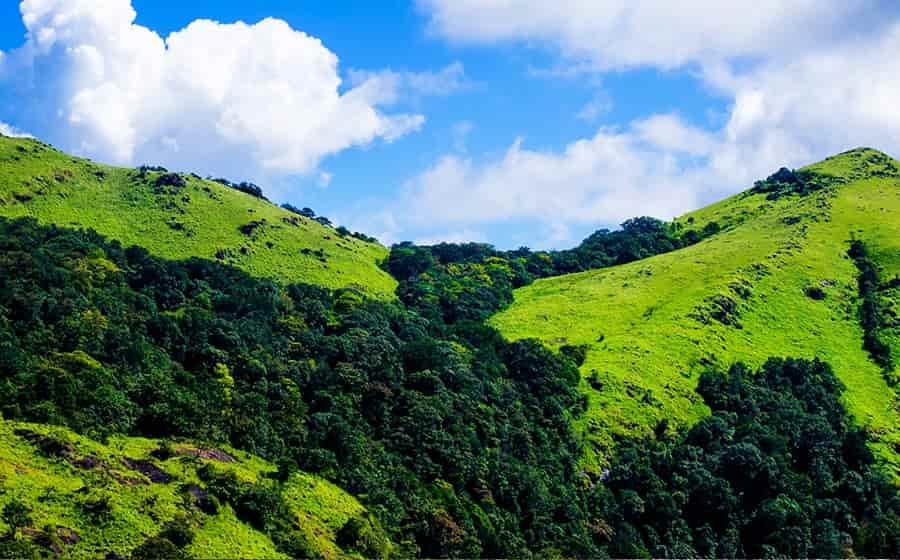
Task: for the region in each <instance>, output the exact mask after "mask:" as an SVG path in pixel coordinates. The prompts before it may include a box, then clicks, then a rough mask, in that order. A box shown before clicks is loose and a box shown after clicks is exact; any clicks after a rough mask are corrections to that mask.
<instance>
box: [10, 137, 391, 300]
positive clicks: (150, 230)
mask: <svg viewBox="0 0 900 560" xmlns="http://www.w3.org/2000/svg"><path fill="white" fill-rule="evenodd" d="M164 175H166V174H164V173H161V172H148V173H140V172H138V171H136V170H132V169H122V168H116V167H109V166H105V165H100V164H97V163H94V162H92V161H88V160H84V159H79V158H75V157H71V156H69V155H67V154H64V153H62V152H60V151H57V150H55V149H53V148H52V147H50V146H48V145H46V144H43V143H41V142H38V141H36V140H28V139H18V138H7V137H4V136H0V216H6V217H22V216H33V217H35V218H37V219H38V220H39V221H41V222H43V223H46V224H56V225H59V226H65V227H84V228H93V229H95V230H96V231H97V232H98V233H101V234H103V235H105V236H107V237H110V238H112V239H117V240H119V241H120V242H122V243H123V244H124V245H140V246H142V247H145V248H147V249H148V250H149V251H150V252H151V253H153V254H155V255H157V256H161V257H165V258H169V259H184V258H188V257H193V256H196V257H202V258H207V259H218V260H220V261H223V262H226V263H228V264H232V265H235V266H237V267H240V268H242V269H244V270H246V271H248V272H249V273H251V274H253V275H255V276H260V277H268V278H275V279H278V280H281V281H285V282H305V283H309V284H318V285H321V286H325V287H329V288H342V287H351V286H352V287H356V288H359V289H362V290H364V291H366V292H368V293H369V294H370V295H372V296H374V297H377V298H389V297H393V292H394V288H395V287H396V283H395V282H394V280H393V279H392V278H391V277H390V276H389V275H388V274H387V273H385V272H384V271H382V270H381V269H380V268H379V267H378V261H380V260H381V259H383V258H384V257H385V256H386V255H387V249H386V248H384V247H383V246H381V245H378V244H377V243H366V242H363V241H360V240H358V239H356V238H353V237H350V236H345V237H342V236H340V235H338V234H337V232H336V231H335V230H334V229H331V228H328V227H325V226H322V225H321V224H319V223H318V222H316V221H314V220H310V219H307V218H304V217H302V216H298V215H296V214H293V213H290V212H288V211H286V210H283V209H281V208H279V207H277V206H275V205H273V204H270V203H269V202H267V201H265V200H262V199H259V198H255V197H253V196H250V195H248V194H245V193H242V192H239V191H237V190H235V189H231V188H228V187H226V186H224V185H222V184H219V183H217V182H214V181H207V180H203V179H200V178H199V177H196V176H192V175H181V176H180V177H181V178H182V179H183V181H184V185H183V186H182V185H177V184H176V185H171V184H165V183H166V181H165V179H161V177H163V176H164Z"/></svg>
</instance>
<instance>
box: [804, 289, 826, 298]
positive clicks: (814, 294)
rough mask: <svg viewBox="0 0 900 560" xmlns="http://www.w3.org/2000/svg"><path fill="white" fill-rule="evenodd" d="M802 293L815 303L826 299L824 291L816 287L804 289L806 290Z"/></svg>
mask: <svg viewBox="0 0 900 560" xmlns="http://www.w3.org/2000/svg"><path fill="white" fill-rule="evenodd" d="M804 293H805V294H806V296H807V297H809V298H811V299H814V300H816V301H822V300H823V299H825V298H826V297H827V294H826V293H825V290H823V289H822V288H820V287H818V286H812V287H810V288H806V290H804Z"/></svg>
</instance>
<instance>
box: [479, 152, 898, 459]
mask: <svg viewBox="0 0 900 560" xmlns="http://www.w3.org/2000/svg"><path fill="white" fill-rule="evenodd" d="M898 166H900V164H898V163H897V162H896V161H894V160H892V159H890V158H889V157H887V156H885V155H884V154H881V153H879V152H877V151H874V150H868V149H859V150H853V151H850V152H847V153H844V154H841V155H838V156H835V157H832V158H829V159H827V160H825V161H823V162H821V163H819V164H816V165H813V166H810V167H808V168H805V169H803V170H800V171H799V173H798V175H797V176H798V177H800V176H802V177H803V179H804V180H803V181H800V182H798V183H796V184H793V183H791V180H792V179H791V178H790V177H788V178H787V179H788V180H787V182H785V183H780V182H779V180H778V177H774V178H772V180H771V181H768V182H766V183H761V184H759V185H758V186H757V187H756V188H755V189H753V190H751V191H748V192H745V193H743V194H740V195H737V196H735V197H732V198H730V199H727V200H724V201H722V202H720V203H717V204H714V205H712V206H710V207H707V208H704V209H702V210H699V211H697V212H694V213H691V214H688V215H687V216H684V217H682V218H679V219H677V220H676V221H675V228H677V229H680V230H682V231H686V230H687V229H694V230H701V229H703V228H704V227H705V226H706V225H707V224H710V223H713V222H715V224H716V225H717V226H719V228H721V232H720V233H718V234H717V235H714V236H712V237H710V238H708V239H705V240H704V241H701V242H700V243H698V244H696V245H693V246H690V247H686V248H684V249H681V250H678V251H675V252H672V253H667V254H663V255H658V256H656V257H653V258H650V259H646V260H642V261H638V262H634V263H630V264H627V265H623V266H618V267H613V268H609V269H604V270H597V271H591V272H585V273H579V274H572V275H567V276H561V277H556V278H548V279H544V280H539V281H537V282H535V283H534V284H532V285H530V286H527V287H524V288H521V289H519V290H517V291H516V293H515V303H514V304H513V305H512V306H511V307H510V308H509V309H508V310H506V311H504V312H502V313H500V314H499V315H497V316H495V317H494V318H493V319H492V322H493V324H494V325H495V326H497V327H498V328H500V330H501V331H502V332H503V333H504V334H505V335H507V336H509V337H511V338H513V339H520V338H527V337H534V338H538V339H540V340H542V341H543V342H544V343H546V344H548V345H550V346H553V347H559V346H562V345H588V346H589V352H588V355H587V359H586V362H585V363H584V365H583V367H582V368H581V369H582V374H583V383H582V387H583V391H584V392H585V394H586V395H587V397H588V399H589V403H590V404H589V409H588V413H587V414H586V416H585V417H584V418H583V419H582V420H581V421H580V425H581V428H582V429H583V431H584V432H585V434H586V435H587V436H588V439H589V440H590V441H591V442H592V443H593V446H592V447H593V453H591V454H590V455H591V456H590V457H589V462H590V463H593V464H595V465H596V464H602V463H604V462H605V460H606V458H607V457H608V456H609V455H610V453H611V447H612V445H613V441H614V435H615V434H623V435H624V434H629V435H637V434H644V433H649V432H650V430H652V429H653V428H654V427H655V426H657V423H658V422H660V421H661V420H667V421H668V422H669V423H670V425H675V426H683V425H686V424H689V423H692V422H694V421H696V420H697V419H698V418H700V417H702V416H703V415H704V414H706V413H707V410H706V409H705V407H704V406H703V404H702V401H701V400H700V399H699V398H698V396H697V395H696V393H695V392H694V389H695V387H696V383H697V380H698V377H699V375H700V373H701V372H702V371H703V370H704V369H706V367H707V366H709V365H711V364H717V365H720V366H723V367H727V366H728V365H730V364H731V363H733V362H735V361H738V360H740V361H744V362H746V363H749V364H751V365H754V366H758V365H760V364H762V363H763V362H764V361H765V360H766V359H767V358H769V357H771V356H793V357H808V358H814V357H815V358H820V359H822V360H824V361H827V362H829V363H831V364H832V365H833V367H834V369H835V371H836V373H837V375H838V377H839V378H840V379H841V381H842V382H843V383H844V384H845V385H846V386H847V392H846V393H845V395H844V398H845V402H846V404H847V406H848V409H849V411H850V413H851V414H852V415H853V416H854V417H855V419H856V421H857V422H858V423H859V424H861V425H863V426H865V427H866V428H867V430H868V432H869V434H870V435H871V437H872V439H873V440H874V441H875V443H874V448H875V451H876V454H877V455H878V457H879V458H880V459H881V460H882V461H883V462H884V463H885V465H886V466H887V467H888V469H889V470H890V471H891V472H893V473H894V475H895V476H896V475H898V474H900V408H898V398H897V393H896V391H895V390H894V389H893V388H892V386H891V385H890V384H889V380H891V379H892V377H893V374H892V373H890V372H889V371H883V368H882V367H881V366H880V365H877V364H876V363H875V362H874V361H873V359H872V356H871V355H870V353H869V352H867V351H866V349H864V336H865V332H864V329H863V327H862V322H861V320H860V319H861V314H860V313H861V312H860V306H861V304H862V303H863V302H862V299H861V297H860V290H859V287H858V281H857V280H858V277H859V275H860V270H859V269H858V267H857V265H856V263H855V262H854V260H852V259H851V258H850V257H849V256H848V250H849V248H850V246H851V241H852V240H859V241H861V242H863V243H864V244H865V246H866V247H868V250H869V253H870V259H871V261H872V262H873V264H874V265H875V267H876V269H878V270H879V272H880V277H881V279H882V281H883V282H882V285H881V286H879V287H878V293H877V294H876V298H877V305H878V306H879V307H880V308H881V309H880V313H881V314H882V316H883V317H884V320H883V323H884V324H883V325H882V328H881V329H880V333H879V335H880V339H881V340H883V341H886V343H887V344H888V345H889V346H890V347H891V348H892V349H893V350H894V353H895V354H897V352H900V328H898V322H897V320H896V317H897V312H898V311H900V309H898V302H900V290H898V285H900V282H896V281H894V282H889V280H891V279H893V278H896V277H897V275H898V274H900V218H898V216H900V178H898V177H900V173H898ZM714 229H718V228H714ZM898 355H900V354H898Z"/></svg>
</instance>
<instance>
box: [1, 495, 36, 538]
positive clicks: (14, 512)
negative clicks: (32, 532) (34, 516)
mask: <svg viewBox="0 0 900 560" xmlns="http://www.w3.org/2000/svg"><path fill="white" fill-rule="evenodd" d="M0 518H2V519H3V523H5V524H6V526H7V527H8V528H9V537H15V535H16V531H17V530H18V529H22V528H23V527H28V526H29V525H31V508H29V507H28V506H27V505H25V504H24V503H22V501H21V500H18V499H14V500H12V501H11V502H7V504H6V505H4V506H3V510H2V514H0Z"/></svg>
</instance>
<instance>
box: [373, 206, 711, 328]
mask: <svg viewBox="0 0 900 560" xmlns="http://www.w3.org/2000/svg"><path fill="white" fill-rule="evenodd" d="M718 231H719V227H718V225H717V224H715V223H712V224H710V225H707V226H706V227H705V228H704V229H702V230H700V231H695V230H686V231H680V230H676V229H674V228H673V227H672V226H670V225H669V224H666V223H665V222H662V221H660V220H657V219H655V218H648V217H642V218H633V219H631V220H628V221H626V222H625V223H623V224H622V227H621V229H620V230H616V231H609V230H606V229H602V230H599V231H597V232H595V233H594V234H592V235H591V236H590V237H588V238H587V239H585V240H584V241H583V242H582V243H581V244H580V245H579V246H578V247H575V248H574V249H567V250H563V251H549V252H545V251H532V250H531V249H528V248H526V247H523V248H520V249H516V250H513V251H500V250H497V249H495V248H494V247H493V246H491V245H487V244H483V243H465V244H453V243H441V244H438V245H433V246H418V245H414V244H412V243H401V244H398V245H394V246H393V247H392V248H391V253H390V255H389V256H388V258H387V259H386V261H385V263H384V267H385V269H386V270H387V271H388V272H390V273H391V275H392V276H394V278H396V279H397V280H398V281H399V283H400V287H399V289H398V291H397V293H398V295H399V297H400V299H401V300H402V301H403V302H404V303H406V305H408V306H410V307H412V308H415V309H416V310H418V311H419V312H420V313H422V314H423V315H425V316H426V317H428V318H429V319H431V320H433V321H435V322H437V323H438V324H444V323H447V324H454V323H455V322H457V321H459V320H473V321H483V320H485V319H487V318H488V317H489V316H490V315H492V314H494V313H496V312H497V311H499V310H501V309H503V308H504V307H505V306H506V305H508V304H509V303H511V302H512V291H513V290H514V289H515V288H519V287H522V286H525V285H528V284H530V283H531V282H533V281H534V280H536V279H539V278H547V277H551V276H559V275H563V274H571V273H574V272H583V271H587V270H594V269H598V268H605V267H609V266H615V265H621V264H626V263H629V262H633V261H636V260H640V259H644V258H647V257H652V256H654V255H658V254H661V253H668V252H670V251H674V250H676V249H680V248H682V247H685V246H688V245H692V244H694V243H697V242H699V241H701V240H702V239H704V238H706V237H709V236H711V235H714V234H716V233H718Z"/></svg>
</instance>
